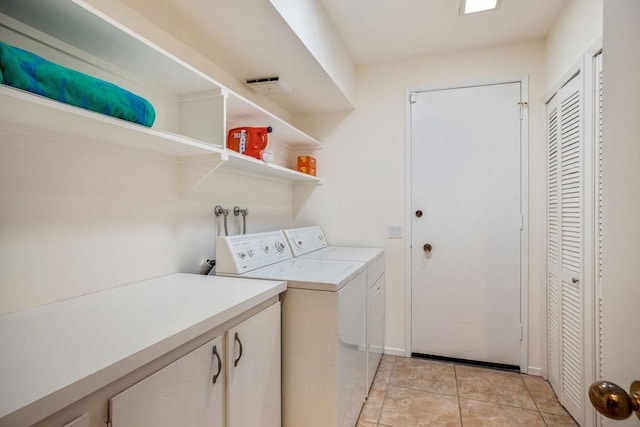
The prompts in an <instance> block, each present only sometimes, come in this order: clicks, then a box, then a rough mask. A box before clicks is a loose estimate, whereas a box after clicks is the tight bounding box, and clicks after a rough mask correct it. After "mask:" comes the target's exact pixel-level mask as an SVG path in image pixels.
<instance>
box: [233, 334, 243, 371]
mask: <svg viewBox="0 0 640 427" xmlns="http://www.w3.org/2000/svg"><path fill="white" fill-rule="evenodd" d="M233 339H234V340H235V341H237V342H238V344H239V345H240V354H239V355H238V358H237V359H236V360H234V361H233V366H234V367H236V366H238V362H239V361H240V358H241V357H242V341H240V337H238V333H237V332H236V334H235V335H234V337H233Z"/></svg>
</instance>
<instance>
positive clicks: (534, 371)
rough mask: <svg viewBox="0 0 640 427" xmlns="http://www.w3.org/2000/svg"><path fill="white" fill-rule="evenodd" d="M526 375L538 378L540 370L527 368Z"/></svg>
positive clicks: (540, 374) (540, 373)
mask: <svg viewBox="0 0 640 427" xmlns="http://www.w3.org/2000/svg"><path fill="white" fill-rule="evenodd" d="M526 373H527V374H528V375H535V376H538V377H541V376H542V368H538V367H537V366H528V367H527V372H526Z"/></svg>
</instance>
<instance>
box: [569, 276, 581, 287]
mask: <svg viewBox="0 0 640 427" xmlns="http://www.w3.org/2000/svg"><path fill="white" fill-rule="evenodd" d="M579 281H580V279H578V278H577V277H573V278H572V279H571V283H573V284H574V285H576V284H578V282H579Z"/></svg>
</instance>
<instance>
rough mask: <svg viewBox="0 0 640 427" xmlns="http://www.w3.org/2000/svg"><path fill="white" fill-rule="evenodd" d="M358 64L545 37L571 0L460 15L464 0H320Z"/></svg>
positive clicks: (512, 0)
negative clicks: (461, 2)
mask: <svg viewBox="0 0 640 427" xmlns="http://www.w3.org/2000/svg"><path fill="white" fill-rule="evenodd" d="M319 1H320V2H321V3H322V4H323V5H324V7H325V9H326V11H327V13H328V14H329V16H330V17H331V19H332V20H333V22H334V24H335V27H336V29H337V31H338V32H339V33H340V35H341V36H342V39H343V40H344V42H345V43H346V45H347V46H348V48H349V50H350V51H351V53H352V55H353V59H354V61H355V62H356V63H357V64H371V63H375V62H383V61H390V60H395V59H400V58H408V57H412V56H417V55H425V54H433V53H438V52H443V51H450V50H458V49H466V48H473V47H480V46H488V45H495V44H502V43H509V42H518V41H524V40H531V39H537V38H544V37H545V36H546V35H547V34H548V32H549V29H550V28H551V26H552V24H553V23H554V21H555V19H556V18H557V17H558V15H559V14H560V12H561V11H562V10H563V8H564V7H565V6H566V5H567V4H568V3H569V0H502V1H501V2H500V3H501V6H500V7H499V8H498V9H497V10H494V11H488V12H480V13H475V14H471V15H466V16H459V14H458V10H459V8H460V1H459V0H319Z"/></svg>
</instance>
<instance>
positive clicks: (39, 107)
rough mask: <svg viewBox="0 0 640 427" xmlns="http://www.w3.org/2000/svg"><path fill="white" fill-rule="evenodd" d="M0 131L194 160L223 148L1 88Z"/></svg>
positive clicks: (8, 88) (19, 91)
mask: <svg viewBox="0 0 640 427" xmlns="http://www.w3.org/2000/svg"><path fill="white" fill-rule="evenodd" d="M0 128H2V129H5V130H10V131H13V132H18V133H24V134H28V135H34V136H39V137H42V138H49V139H61V138H62V137H63V136H64V137H65V139H66V138H68V137H73V138H74V139H78V140H81V141H82V140H87V141H98V142H103V143H108V144H113V145H118V146H123V147H128V148H132V149H137V150H142V151H147V152H154V153H159V154H165V155H169V156H173V157H190V156H197V155H202V154H212V153H218V154H220V153H222V151H223V150H222V148H220V147H216V146H213V145H209V144H205V143H203V142H200V141H197V140H195V139H191V138H188V137H186V136H182V135H177V134H174V133H171V132H166V131H159V130H155V129H153V128H148V127H146V126H142V125H138V124H135V123H131V122H127V121H125V120H120V119H116V118H113V117H110V116H106V115H104V114H99V113H95V112H93V111H89V110H85V109H83V108H79V107H75V106H73V105H68V104H64V103H62V102H58V101H54V100H51V99H49V98H45V97H42V96H39V95H35V94H32V93H30V92H25V91H22V90H19V89H14V88H12V87H8V86H4V85H0Z"/></svg>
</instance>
